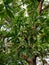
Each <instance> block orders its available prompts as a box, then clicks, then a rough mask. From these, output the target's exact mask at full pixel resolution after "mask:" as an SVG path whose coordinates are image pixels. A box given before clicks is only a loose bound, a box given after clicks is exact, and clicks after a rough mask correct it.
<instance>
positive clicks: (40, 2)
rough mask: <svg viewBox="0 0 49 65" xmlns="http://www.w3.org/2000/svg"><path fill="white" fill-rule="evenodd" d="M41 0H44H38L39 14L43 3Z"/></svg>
mask: <svg viewBox="0 0 49 65" xmlns="http://www.w3.org/2000/svg"><path fill="white" fill-rule="evenodd" d="M43 2H44V0H40V1H39V5H38V15H40V14H41V12H42V5H43Z"/></svg>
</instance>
